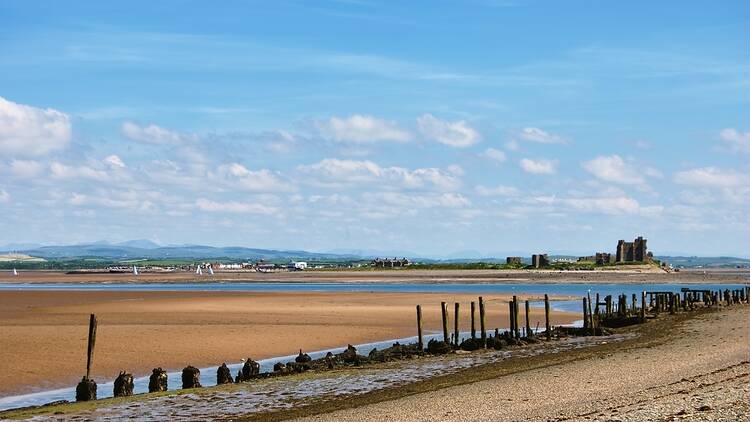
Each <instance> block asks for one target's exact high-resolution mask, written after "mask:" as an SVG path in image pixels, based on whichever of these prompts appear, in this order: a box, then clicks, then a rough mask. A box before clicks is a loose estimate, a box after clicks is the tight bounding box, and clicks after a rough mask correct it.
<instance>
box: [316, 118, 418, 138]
mask: <svg viewBox="0 0 750 422" xmlns="http://www.w3.org/2000/svg"><path fill="white" fill-rule="evenodd" d="M315 127H316V128H317V129H318V132H319V133H320V135H321V136H323V137H324V138H326V139H331V140H333V141H336V142H351V143H358V144H367V143H374V142H381V141H396V142H407V141H409V140H411V134H410V133H409V132H407V131H406V130H403V129H401V128H400V127H399V126H398V125H397V124H396V123H394V122H389V121H387V120H382V119H378V118H375V117H373V116H367V115H361V114H354V115H351V116H349V117H337V116H333V117H331V118H330V119H328V120H325V121H316V122H315Z"/></svg>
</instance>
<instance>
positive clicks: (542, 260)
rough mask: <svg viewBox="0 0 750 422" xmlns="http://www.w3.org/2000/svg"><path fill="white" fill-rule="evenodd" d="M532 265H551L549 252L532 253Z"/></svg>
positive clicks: (542, 266)
mask: <svg viewBox="0 0 750 422" xmlns="http://www.w3.org/2000/svg"><path fill="white" fill-rule="evenodd" d="M531 266H532V267H534V268H544V267H548V266H549V257H548V256H547V254H546V253H545V254H534V255H531Z"/></svg>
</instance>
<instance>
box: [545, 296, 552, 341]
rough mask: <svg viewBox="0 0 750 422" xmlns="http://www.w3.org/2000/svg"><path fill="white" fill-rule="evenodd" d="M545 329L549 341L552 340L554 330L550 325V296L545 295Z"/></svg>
mask: <svg viewBox="0 0 750 422" xmlns="http://www.w3.org/2000/svg"><path fill="white" fill-rule="evenodd" d="M544 328H545V330H546V334H547V340H550V339H552V330H551V327H550V325H549V296H547V295H546V294H545V295H544Z"/></svg>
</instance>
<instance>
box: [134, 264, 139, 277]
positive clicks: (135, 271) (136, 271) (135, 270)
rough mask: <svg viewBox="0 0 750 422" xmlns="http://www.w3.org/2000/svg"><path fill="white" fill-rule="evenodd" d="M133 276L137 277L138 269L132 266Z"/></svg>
mask: <svg viewBox="0 0 750 422" xmlns="http://www.w3.org/2000/svg"><path fill="white" fill-rule="evenodd" d="M133 275H138V267H136V266H135V265H133Z"/></svg>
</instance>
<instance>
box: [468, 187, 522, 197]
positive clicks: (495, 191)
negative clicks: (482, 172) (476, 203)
mask: <svg viewBox="0 0 750 422" xmlns="http://www.w3.org/2000/svg"><path fill="white" fill-rule="evenodd" d="M474 191H476V193H477V195H480V196H516V195H518V194H519V193H520V192H519V190H518V189H517V188H515V187H513V186H502V185H500V186H492V187H487V186H482V185H479V186H477V187H476V188H474Z"/></svg>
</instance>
